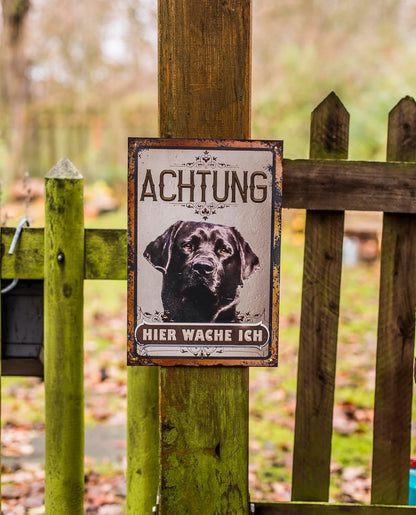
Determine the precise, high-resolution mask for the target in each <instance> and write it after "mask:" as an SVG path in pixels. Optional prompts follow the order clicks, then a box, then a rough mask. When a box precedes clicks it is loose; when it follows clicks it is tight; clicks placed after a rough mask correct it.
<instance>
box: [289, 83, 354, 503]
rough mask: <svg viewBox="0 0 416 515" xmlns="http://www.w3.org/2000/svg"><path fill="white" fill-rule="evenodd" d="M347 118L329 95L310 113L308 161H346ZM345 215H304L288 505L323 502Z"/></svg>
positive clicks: (328, 458) (326, 490)
mask: <svg viewBox="0 0 416 515" xmlns="http://www.w3.org/2000/svg"><path fill="white" fill-rule="evenodd" d="M348 130H349V115H348V113H347V111H346V110H345V108H344V107H343V105H342V104H341V102H340V101H339V99H338V97H337V96H336V95H335V94H333V93H331V94H330V95H329V96H328V97H327V98H326V99H325V100H324V101H323V102H322V103H321V104H320V105H319V106H318V107H317V108H316V109H315V111H314V112H313V113H312V123H311V157H312V158H317V157H320V158H330V157H332V155H333V156H335V157H338V158H339V157H343V158H346V157H347V152H348ZM343 234H344V213H343V212H336V211H329V212H328V211H308V212H307V215H306V228H305V254H304V268H303V287H302V311H301V323H300V341H299V357H298V383H297V401H296V425H295V447H294V457H293V475H292V500H294V501H300V500H302V501H327V500H328V496H329V479H330V461H331V439H332V413H333V404H334V389H335V366H336V351H337V336H338V317H339V299H340V283H341V265H342V241H343Z"/></svg>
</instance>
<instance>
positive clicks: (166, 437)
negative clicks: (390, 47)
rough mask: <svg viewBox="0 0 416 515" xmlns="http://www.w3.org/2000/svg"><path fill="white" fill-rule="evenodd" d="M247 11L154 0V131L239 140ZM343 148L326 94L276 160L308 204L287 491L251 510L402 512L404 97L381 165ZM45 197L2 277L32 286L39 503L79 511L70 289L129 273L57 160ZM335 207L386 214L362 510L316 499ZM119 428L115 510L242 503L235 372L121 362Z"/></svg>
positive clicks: (406, 291) (337, 257)
mask: <svg viewBox="0 0 416 515" xmlns="http://www.w3.org/2000/svg"><path fill="white" fill-rule="evenodd" d="M250 18H251V2H250V0H215V1H214V0H187V2H179V1H178V0H160V1H159V99H160V100H159V102H160V104H159V111H160V135H161V136H162V137H196V138H232V139H239V138H250V55H251V48H250ZM347 150H348V114H347V113H346V111H345V109H344V107H343V106H342V104H341V102H340V101H339V100H338V98H337V97H336V96H335V95H334V94H331V95H330V96H329V97H328V98H327V99H326V100H325V101H324V102H323V103H322V104H321V105H320V106H318V108H317V109H316V110H315V111H314V113H313V116H312V130H311V153H310V157H311V159H309V160H294V161H288V160H286V161H284V180H283V206H284V207H286V208H304V209H307V210H308V212H307V223H306V239H305V262H304V279H303V281H304V284H303V295H302V319H301V336H300V346H299V371H298V387H297V392H298V402H297V410H296V430H295V449H294V467H293V488H292V491H293V501H292V502H290V503H255V510H256V513H260V514H263V515H264V514H294V513H296V514H302V513H306V514H321V513H328V514H341V513H352V514H356V515H361V514H364V513H373V514H374V515H378V514H384V513H386V514H387V513H388V514H395V513H399V512H404V511H406V510H412V508H409V507H406V506H404V505H405V504H406V502H407V489H408V472H409V454H410V421H411V398H412V370H413V356H414V329H415V304H416V255H415V254H416V224H415V213H416V201H415V197H416V164H415V162H416V106H415V102H414V101H413V100H412V99H410V98H405V99H404V100H403V101H401V103H399V104H398V106H397V107H396V108H394V109H393V111H392V112H391V115H390V122H389V133H388V153H387V159H388V161H389V162H386V163H366V162H349V161H345V160H344V159H345V158H346V157H347ZM392 161H394V162H392ZM45 202H46V206H47V207H46V222H45V228H44V229H30V228H27V229H24V230H23V233H22V236H21V239H20V240H19V245H18V248H16V251H15V253H14V254H13V255H8V254H7V253H5V249H7V248H8V247H9V245H10V242H11V239H12V236H13V233H14V230H13V229H11V228H3V230H2V234H1V245H2V247H1V248H2V251H1V255H2V262H1V276H2V277H3V278H7V279H13V278H16V277H17V278H21V279H43V281H44V285H45V315H46V316H45V341H44V345H45V389H46V413H45V432H46V442H47V444H46V458H45V467H46V483H45V491H46V493H45V502H46V513H47V514H51V513H62V514H65V515H66V514H78V513H83V488H84V486H83V470H82V458H83V372H82V368H83V367H82V312H83V309H82V284H83V280H84V279H122V280H124V279H126V247H127V242H126V231H124V230H113V231H110V230H88V229H87V230H85V229H84V228H83V218H82V179H81V177H80V176H79V174H78V172H77V171H76V170H75V168H74V167H73V165H72V164H71V163H69V162H68V161H65V160H64V161H61V162H60V163H58V165H56V167H55V168H53V169H52V170H51V172H50V173H49V174H48V176H47V179H46V199H45ZM347 209H352V210H366V211H368V210H375V211H382V212H384V213H385V215H384V229H383V242H382V256H381V277H380V283H381V289H380V311H379V328H378V351H377V371H376V378H377V379H376V393H375V420H374V455H373V471H372V503H373V505H371V506H352V505H333V504H332V505H331V504H327V501H328V490H329V475H330V467H329V465H330V455H331V434H332V411H333V399H334V374H335V366H336V346H337V327H338V311H339V295H340V275H341V264H342V252H341V251H342V238H343V221H344V214H343V212H344V211H345V210H347ZM282 302H284V299H282ZM276 373H278V370H277V371H276ZM159 388H160V398H159V394H158V391H159ZM207 421H209V424H207ZM127 426H128V427H127V432H128V435H127V511H128V513H130V514H134V515H136V514H141V513H150V512H151V509H152V506H153V505H154V503H155V499H156V494H157V491H158V490H159V493H160V506H159V510H160V513H163V514H168V515H176V514H184V513H203V514H205V513H207V514H211V513H215V514H217V513H224V514H229V513H236V514H240V513H241V514H247V513H248V512H249V508H250V503H249V488H248V370H247V369H240V368H230V369H227V370H225V369H222V368H220V367H218V368H217V367H214V368H209V367H207V368H204V369H203V370H201V369H193V368H190V369H185V368H180V367H176V368H161V369H158V368H156V367H154V368H150V367H149V368H138V369H131V370H129V371H128V414H127ZM387 505H389V506H387ZM393 505H395V506H394V507H393ZM400 505H402V506H400ZM413 510H414V508H413Z"/></svg>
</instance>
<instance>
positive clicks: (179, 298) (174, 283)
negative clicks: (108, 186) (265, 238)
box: [143, 221, 260, 323]
mask: <svg viewBox="0 0 416 515" xmlns="http://www.w3.org/2000/svg"><path fill="white" fill-rule="evenodd" d="M143 255H144V257H145V258H146V259H147V260H148V261H149V262H150V263H151V264H152V265H153V266H154V267H155V268H156V269H157V270H160V271H161V272H162V273H163V286H162V302H163V308H164V310H165V316H166V319H167V320H169V321H171V322H218V323H219V322H222V323H226V322H233V321H235V309H236V305H237V303H238V287H239V286H241V285H242V284H243V281H244V280H246V279H248V278H249V277H250V276H251V275H252V274H253V273H254V272H255V271H256V270H258V268H259V267H260V265H259V259H258V257H257V256H256V255H255V254H254V252H253V251H252V250H251V248H250V245H249V244H248V243H247V242H246V241H245V240H244V238H243V237H242V236H241V234H240V233H239V232H238V231H237V229H235V228H234V227H228V226H226V225H218V224H211V223H207V222H182V221H178V222H176V223H175V224H173V225H171V226H170V227H168V229H166V231H165V232H164V233H163V234H161V235H160V236H159V237H158V238H156V239H155V240H154V241H152V242H151V243H149V244H148V245H147V247H146V250H145V251H144V254H143Z"/></svg>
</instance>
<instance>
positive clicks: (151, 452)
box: [127, 367, 159, 515]
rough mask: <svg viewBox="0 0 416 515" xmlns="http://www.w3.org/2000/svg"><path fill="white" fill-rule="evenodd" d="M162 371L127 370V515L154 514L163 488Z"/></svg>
mask: <svg viewBox="0 0 416 515" xmlns="http://www.w3.org/2000/svg"><path fill="white" fill-rule="evenodd" d="M158 435H159V370H158V368H157V367H140V368H138V367H128V370H127V513H128V514H131V515H136V514H140V513H152V508H153V506H154V505H155V504H156V495H157V490H158V485H159V438H158Z"/></svg>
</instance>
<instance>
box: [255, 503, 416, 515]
mask: <svg viewBox="0 0 416 515" xmlns="http://www.w3.org/2000/svg"><path fill="white" fill-rule="evenodd" d="M254 505H255V508H256V511H255V513H256V515H345V514H349V513H350V514H351V515H404V514H406V513H408V514H409V515H410V513H414V511H415V509H414V507H412V506H375V505H373V506H369V505H359V504H326V503H306V502H302V503H298V502H291V503H288V502H278V503H277V502H276V503H263V502H256V503H254Z"/></svg>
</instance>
